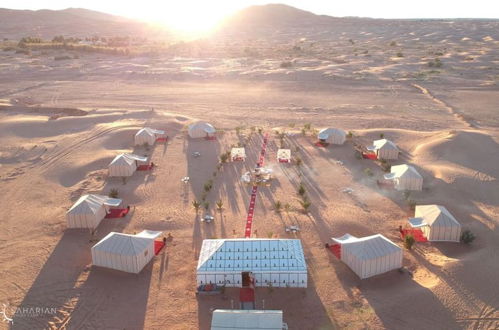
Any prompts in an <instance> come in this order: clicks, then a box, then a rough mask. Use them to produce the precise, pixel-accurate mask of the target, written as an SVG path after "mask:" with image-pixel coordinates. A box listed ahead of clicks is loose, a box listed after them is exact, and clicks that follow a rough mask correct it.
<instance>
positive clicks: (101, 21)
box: [0, 8, 157, 39]
mask: <svg viewBox="0 0 499 330" xmlns="http://www.w3.org/2000/svg"><path fill="white" fill-rule="evenodd" d="M151 30H152V28H151V27H150V26H148V24H147V23H144V22H139V21H134V20H131V19H127V18H123V17H120V16H114V15H110V14H105V13H101V12H97V11H93V10H88V9H81V8H69V9H64V10H47V9H43V10H14V9H4V8H0V38H2V39H3V38H8V39H20V38H22V37H25V36H33V37H41V38H44V39H51V38H52V37H54V36H55V35H64V36H67V37H87V36H93V35H99V36H124V35H130V36H147V35H148V34H150V33H151ZM156 32H157V31H156Z"/></svg>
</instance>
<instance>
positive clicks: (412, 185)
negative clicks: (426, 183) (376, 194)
mask: <svg viewBox="0 0 499 330" xmlns="http://www.w3.org/2000/svg"><path fill="white" fill-rule="evenodd" d="M384 178H385V179H386V180H391V181H392V182H393V183H394V186H395V189H397V190H423V177H422V176H421V174H419V173H418V171H416V169H415V168H414V167H412V166H410V165H407V164H403V165H395V166H392V167H391V169H390V173H388V174H385V176H384Z"/></svg>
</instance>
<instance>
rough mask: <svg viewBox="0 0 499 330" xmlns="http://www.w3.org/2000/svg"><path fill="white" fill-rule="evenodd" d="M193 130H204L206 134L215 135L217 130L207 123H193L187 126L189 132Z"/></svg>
mask: <svg viewBox="0 0 499 330" xmlns="http://www.w3.org/2000/svg"><path fill="white" fill-rule="evenodd" d="M195 128H201V129H202V130H204V131H205V132H206V133H215V132H216V131H217V130H216V129H215V127H213V125H211V124H209V123H206V122H204V121H199V122H197V123H194V124H190V125H189V130H191V129H195Z"/></svg>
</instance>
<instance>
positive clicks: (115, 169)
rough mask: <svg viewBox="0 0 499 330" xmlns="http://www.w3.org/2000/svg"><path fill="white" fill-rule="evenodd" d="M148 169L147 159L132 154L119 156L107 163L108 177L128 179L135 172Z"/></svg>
mask: <svg viewBox="0 0 499 330" xmlns="http://www.w3.org/2000/svg"><path fill="white" fill-rule="evenodd" d="M150 168H151V167H150V166H149V164H148V160H147V157H141V156H138V155H134V154H119V155H118V156H116V157H114V159H113V160H112V161H111V163H109V166H108V171H109V176H110V177H129V176H132V175H133V174H134V173H135V171H137V170H142V169H150Z"/></svg>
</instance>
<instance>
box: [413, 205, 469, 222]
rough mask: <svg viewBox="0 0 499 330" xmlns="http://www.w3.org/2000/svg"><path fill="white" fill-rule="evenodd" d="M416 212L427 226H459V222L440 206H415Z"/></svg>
mask: <svg viewBox="0 0 499 330" xmlns="http://www.w3.org/2000/svg"><path fill="white" fill-rule="evenodd" d="M416 212H417V214H418V215H419V216H420V217H421V218H423V220H424V222H425V223H426V224H428V225H429V226H442V227H452V226H459V227H460V226H461V224H460V223H459V221H457V220H456V218H454V216H453V215H452V214H451V213H450V212H449V211H448V210H447V209H446V208H445V207H444V206H442V205H435V204H431V205H416Z"/></svg>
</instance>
